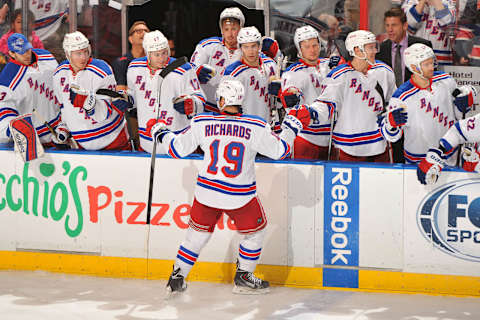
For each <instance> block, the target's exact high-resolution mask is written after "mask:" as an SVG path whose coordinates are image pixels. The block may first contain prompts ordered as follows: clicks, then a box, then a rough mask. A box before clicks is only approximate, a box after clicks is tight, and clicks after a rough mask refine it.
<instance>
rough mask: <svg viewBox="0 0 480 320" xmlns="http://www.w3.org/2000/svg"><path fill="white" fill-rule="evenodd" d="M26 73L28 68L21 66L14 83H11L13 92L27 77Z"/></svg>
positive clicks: (10, 86)
mask: <svg viewBox="0 0 480 320" xmlns="http://www.w3.org/2000/svg"><path fill="white" fill-rule="evenodd" d="M25 73H27V67H26V66H20V68H19V69H18V72H17V74H16V75H15V77H14V78H13V80H12V82H10V85H9V86H8V87H9V88H10V89H11V90H12V91H13V90H15V89H16V88H17V86H18V85H19V84H20V83H21V82H22V79H23V77H24V76H25Z"/></svg>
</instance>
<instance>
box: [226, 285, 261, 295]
mask: <svg viewBox="0 0 480 320" xmlns="http://www.w3.org/2000/svg"><path fill="white" fill-rule="evenodd" d="M232 292H233V293H235V294H265V293H269V292H270V288H264V289H252V288H248V287H240V286H234V287H233V290H232Z"/></svg>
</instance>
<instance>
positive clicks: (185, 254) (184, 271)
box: [175, 227, 212, 278]
mask: <svg viewBox="0 0 480 320" xmlns="http://www.w3.org/2000/svg"><path fill="white" fill-rule="evenodd" d="M211 236H212V233H211V232H200V231H196V230H194V229H192V228H190V227H189V228H188V230H187V235H186V237H185V240H184V241H183V242H182V244H181V245H180V248H179V249H178V253H177V259H176V260H175V268H177V267H180V269H181V271H180V274H181V275H183V276H184V277H185V278H186V277H187V275H188V273H189V272H190V270H191V269H192V267H193V265H194V264H195V262H196V261H197V258H198V256H199V255H200V251H202V249H203V247H204V246H205V245H206V244H207V242H208V240H209V239H210V237H211Z"/></svg>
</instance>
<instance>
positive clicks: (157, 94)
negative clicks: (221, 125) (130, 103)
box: [127, 30, 205, 154]
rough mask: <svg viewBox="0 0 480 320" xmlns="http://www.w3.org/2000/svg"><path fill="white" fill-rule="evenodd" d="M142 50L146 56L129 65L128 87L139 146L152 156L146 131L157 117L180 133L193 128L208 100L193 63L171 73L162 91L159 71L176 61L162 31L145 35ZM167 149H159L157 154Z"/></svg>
mask: <svg viewBox="0 0 480 320" xmlns="http://www.w3.org/2000/svg"><path fill="white" fill-rule="evenodd" d="M143 48H144V50H145V53H146V56H145V57H143V58H138V59H135V60H133V61H132V62H131V63H130V65H129V66H128V72H127V84H128V92H129V94H130V95H132V96H133V98H134V101H135V106H136V107H137V117H138V132H139V137H140V147H141V148H142V149H143V150H144V151H147V152H149V153H152V149H153V143H152V137H151V136H150V135H149V134H148V133H147V131H146V127H147V125H148V123H149V121H150V123H151V122H152V121H153V122H155V121H156V119H157V114H158V115H159V119H160V120H164V121H165V122H166V123H167V127H168V128H169V130H171V131H172V132H175V133H178V132H180V131H182V130H184V129H185V128H187V127H188V126H189V125H190V121H191V118H192V117H193V116H194V115H195V114H197V112H198V111H203V108H204V105H205V98H204V95H203V91H202V89H201V88H200V84H199V81H198V79H197V75H196V73H195V69H194V68H193V65H192V64H191V63H186V64H184V65H182V66H181V67H178V68H176V69H175V70H173V71H172V72H170V73H169V74H168V75H167V76H166V77H165V79H164V80H163V82H162V85H161V88H159V86H158V84H159V74H160V72H161V71H162V70H163V68H165V66H167V65H168V64H170V63H172V62H173V61H175V58H172V57H170V48H169V46H168V40H167V38H166V37H165V36H164V35H163V34H162V33H161V32H160V31H158V30H155V31H152V32H149V33H146V34H145V36H144V37H143ZM159 107H160V112H159V113H158V112H157V111H158V108H159ZM167 150H168V149H164V148H162V147H160V148H157V149H156V153H160V154H161V153H166V152H167Z"/></svg>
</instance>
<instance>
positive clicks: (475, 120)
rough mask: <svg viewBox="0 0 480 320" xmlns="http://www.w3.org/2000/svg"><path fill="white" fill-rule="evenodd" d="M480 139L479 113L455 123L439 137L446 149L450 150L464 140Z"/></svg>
mask: <svg viewBox="0 0 480 320" xmlns="http://www.w3.org/2000/svg"><path fill="white" fill-rule="evenodd" d="M477 141H480V114H476V115H475V116H473V117H469V118H467V119H464V120H460V121H458V122H457V123H455V124H454V125H453V126H452V127H451V128H450V129H448V131H447V133H445V135H444V136H443V137H442V139H440V144H441V145H443V146H444V147H445V149H446V151H447V152H448V151H450V150H452V149H453V148H456V147H457V146H459V145H461V144H464V143H466V142H477Z"/></svg>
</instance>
